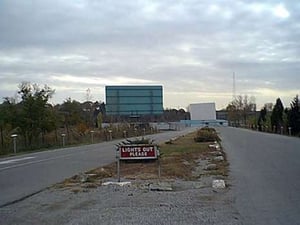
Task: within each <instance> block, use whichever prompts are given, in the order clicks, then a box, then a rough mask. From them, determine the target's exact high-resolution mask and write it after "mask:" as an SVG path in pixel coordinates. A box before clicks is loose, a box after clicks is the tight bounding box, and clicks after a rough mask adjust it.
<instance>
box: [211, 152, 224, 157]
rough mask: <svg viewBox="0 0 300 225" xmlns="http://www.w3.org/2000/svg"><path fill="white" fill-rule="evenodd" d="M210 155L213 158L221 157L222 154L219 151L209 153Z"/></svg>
mask: <svg viewBox="0 0 300 225" xmlns="http://www.w3.org/2000/svg"><path fill="white" fill-rule="evenodd" d="M210 154H211V155H214V156H223V153H222V152H219V151H214V152H210Z"/></svg>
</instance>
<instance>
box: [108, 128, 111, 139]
mask: <svg viewBox="0 0 300 225" xmlns="http://www.w3.org/2000/svg"><path fill="white" fill-rule="evenodd" d="M108 133H109V140H110V141H111V140H112V130H108Z"/></svg>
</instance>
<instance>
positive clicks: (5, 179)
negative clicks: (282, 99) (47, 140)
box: [0, 128, 194, 207]
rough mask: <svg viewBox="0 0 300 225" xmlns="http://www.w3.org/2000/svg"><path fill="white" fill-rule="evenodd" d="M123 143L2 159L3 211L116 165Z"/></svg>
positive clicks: (168, 135) (169, 135)
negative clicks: (67, 181) (75, 177)
mask: <svg viewBox="0 0 300 225" xmlns="http://www.w3.org/2000/svg"><path fill="white" fill-rule="evenodd" d="M192 130H194V128H189V129H185V130H181V131H171V132H162V133H159V134H154V135H149V136H146V137H147V138H151V139H153V140H155V142H156V143H159V142H162V141H165V140H169V139H170V138H173V137H176V136H180V135H184V134H186V133H189V132H191V131H192ZM120 141H122V140H115V141H111V142H105V143H100V144H92V145H86V146H79V147H71V148H64V149H57V150H51V151H45V152H37V153H32V154H26V155H20V156H16V157H9V158H2V159H0V207H1V206H2V207H3V206H5V205H8V204H11V203H13V202H16V201H20V200H22V199H24V198H26V197H28V196H30V195H33V194H35V193H38V192H40V191H42V190H44V189H45V188H47V187H49V186H51V185H53V184H55V183H58V182H61V181H63V180H64V179H65V178H68V177H71V176H73V175H75V174H78V173H80V172H84V171H87V170H90V169H93V168H96V167H100V166H104V165H106V164H109V163H112V162H114V161H115V156H116V152H115V145H116V144H117V143H119V142H120Z"/></svg>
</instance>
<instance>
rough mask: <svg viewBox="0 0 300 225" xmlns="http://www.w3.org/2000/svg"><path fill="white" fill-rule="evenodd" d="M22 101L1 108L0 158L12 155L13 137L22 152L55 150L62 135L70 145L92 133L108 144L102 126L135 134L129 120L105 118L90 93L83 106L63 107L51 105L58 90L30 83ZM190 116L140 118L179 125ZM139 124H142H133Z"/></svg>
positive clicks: (9, 100)
mask: <svg viewBox="0 0 300 225" xmlns="http://www.w3.org/2000/svg"><path fill="white" fill-rule="evenodd" d="M17 93H18V97H19V99H20V100H19V101H17V100H16V98H13V97H5V98H4V100H3V103H2V104H0V154H7V153H8V152H9V151H11V143H12V141H11V135H12V134H18V141H19V148H22V149H23V150H32V149H37V148H49V147H55V146H57V145H59V144H61V135H62V134H65V135H66V138H67V141H68V142H69V143H70V144H78V143H80V142H87V140H88V139H89V138H90V135H91V133H90V132H91V131H93V132H94V131H96V132H95V133H93V135H94V139H95V140H96V139H97V138H98V139H97V140H99V141H101V140H107V139H108V136H109V133H108V129H102V124H103V123H107V124H112V123H115V122H124V125H122V126H125V127H120V126H119V127H112V126H110V128H109V129H110V130H113V131H114V132H113V135H119V136H124V133H123V132H124V130H127V132H128V133H127V135H130V132H131V133H132V135H133V134H136V132H137V129H138V128H140V129H142V128H141V127H133V126H131V125H130V122H132V121H128V120H126V118H121V117H111V116H108V115H106V110H105V104H104V102H101V101H100V102H98V101H95V102H93V101H91V94H90V92H88V93H87V95H88V97H87V99H86V101H85V102H83V103H80V102H78V101H76V100H72V99H71V98H68V99H66V100H65V101H64V102H63V103H62V104H56V105H52V104H50V103H49V100H50V99H51V98H52V97H53V95H54V94H55V90H53V89H52V88H50V87H49V86H47V85H44V86H40V85H37V84H32V83H30V82H22V83H21V84H20V85H19V86H18V92H17ZM188 117H189V115H188V113H186V112H185V111H184V110H176V109H166V110H164V113H163V115H161V116H160V117H155V118H148V117H145V118H140V119H141V120H145V121H146V120H147V121H149V119H152V120H156V121H177V120H180V119H186V118H188ZM133 122H135V123H136V122H139V121H133Z"/></svg>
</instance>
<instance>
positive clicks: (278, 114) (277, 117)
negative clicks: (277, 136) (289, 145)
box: [271, 98, 284, 133]
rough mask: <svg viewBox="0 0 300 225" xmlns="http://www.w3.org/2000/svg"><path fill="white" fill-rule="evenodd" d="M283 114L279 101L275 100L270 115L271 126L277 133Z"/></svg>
mask: <svg viewBox="0 0 300 225" xmlns="http://www.w3.org/2000/svg"><path fill="white" fill-rule="evenodd" d="M283 112H284V108H283V104H282V102H281V99H280V98H277V100H276V104H275V106H274V108H273V111H272V115H271V125H272V127H273V128H275V131H276V132H277V133H279V132H280V129H281V126H283Z"/></svg>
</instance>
